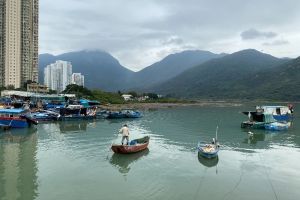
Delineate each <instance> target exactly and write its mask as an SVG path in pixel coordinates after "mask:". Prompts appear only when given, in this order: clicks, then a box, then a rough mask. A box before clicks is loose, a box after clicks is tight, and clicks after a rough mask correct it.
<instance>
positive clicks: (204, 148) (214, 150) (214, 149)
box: [197, 127, 220, 158]
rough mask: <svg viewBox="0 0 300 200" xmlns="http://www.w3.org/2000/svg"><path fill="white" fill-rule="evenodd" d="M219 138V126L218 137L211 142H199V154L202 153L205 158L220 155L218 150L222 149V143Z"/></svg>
mask: <svg viewBox="0 0 300 200" xmlns="http://www.w3.org/2000/svg"><path fill="white" fill-rule="evenodd" d="M217 138H218V127H217V130H216V139H215V138H213V140H212V142H211V143H210V144H201V143H198V147H197V149H198V155H201V156H203V157H205V158H215V157H217V156H218V152H219V150H220V144H219V142H218V140H217Z"/></svg>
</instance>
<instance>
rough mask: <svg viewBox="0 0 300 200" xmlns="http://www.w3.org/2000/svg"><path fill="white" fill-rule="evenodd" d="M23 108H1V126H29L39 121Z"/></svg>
mask: <svg viewBox="0 0 300 200" xmlns="http://www.w3.org/2000/svg"><path fill="white" fill-rule="evenodd" d="M26 112H27V111H25V110H23V109H0V126H2V127H9V128H27V127H30V126H31V125H32V124H34V125H37V124H38V122H37V121H36V120H35V119H33V118H31V117H30V116H29V115H27V114H26Z"/></svg>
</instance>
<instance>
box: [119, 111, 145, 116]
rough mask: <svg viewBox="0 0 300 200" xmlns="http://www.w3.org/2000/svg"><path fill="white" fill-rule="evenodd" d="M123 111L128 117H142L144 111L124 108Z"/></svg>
mask: <svg viewBox="0 0 300 200" xmlns="http://www.w3.org/2000/svg"><path fill="white" fill-rule="evenodd" d="M122 113H124V114H125V116H126V118H140V117H142V113H141V112H139V111H134V110H122Z"/></svg>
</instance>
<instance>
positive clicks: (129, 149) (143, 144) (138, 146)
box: [111, 136, 150, 154]
mask: <svg viewBox="0 0 300 200" xmlns="http://www.w3.org/2000/svg"><path fill="white" fill-rule="evenodd" d="M149 139H150V137H149V136H146V137H143V138H140V139H136V140H132V141H131V142H130V144H129V145H119V144H113V145H112V146H111V149H112V150H113V152H115V153H121V154H129V153H136V152H139V151H143V150H145V149H147V147H148V144H149Z"/></svg>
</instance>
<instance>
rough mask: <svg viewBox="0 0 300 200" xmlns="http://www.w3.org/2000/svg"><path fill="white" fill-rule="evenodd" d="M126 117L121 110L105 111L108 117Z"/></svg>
mask: <svg viewBox="0 0 300 200" xmlns="http://www.w3.org/2000/svg"><path fill="white" fill-rule="evenodd" d="M126 117H127V116H126V114H125V113H124V112H121V111H115V112H112V111H109V112H108V113H107V118H108V119H122V118H126Z"/></svg>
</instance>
